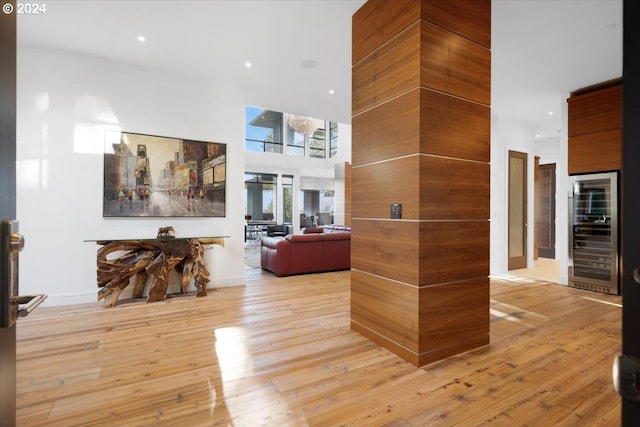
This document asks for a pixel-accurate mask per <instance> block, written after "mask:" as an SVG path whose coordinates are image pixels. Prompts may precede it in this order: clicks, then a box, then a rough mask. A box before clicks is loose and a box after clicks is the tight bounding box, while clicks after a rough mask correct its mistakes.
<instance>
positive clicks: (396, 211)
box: [391, 203, 402, 219]
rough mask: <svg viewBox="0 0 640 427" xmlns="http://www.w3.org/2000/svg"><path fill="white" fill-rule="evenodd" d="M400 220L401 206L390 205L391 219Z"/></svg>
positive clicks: (396, 204) (398, 204)
mask: <svg viewBox="0 0 640 427" xmlns="http://www.w3.org/2000/svg"><path fill="white" fill-rule="evenodd" d="M400 218H402V204H400V203H392V204H391V219H400Z"/></svg>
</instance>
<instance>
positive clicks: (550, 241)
mask: <svg viewBox="0 0 640 427" xmlns="http://www.w3.org/2000/svg"><path fill="white" fill-rule="evenodd" d="M537 175H538V180H537V181H536V189H537V190H538V191H537V195H536V201H535V204H536V209H535V212H536V213H535V236H536V237H535V239H536V243H537V245H536V246H537V248H538V256H539V257H540V258H551V259H555V257H556V164H555V163H550V164H546V165H540V167H539V169H538V174H537Z"/></svg>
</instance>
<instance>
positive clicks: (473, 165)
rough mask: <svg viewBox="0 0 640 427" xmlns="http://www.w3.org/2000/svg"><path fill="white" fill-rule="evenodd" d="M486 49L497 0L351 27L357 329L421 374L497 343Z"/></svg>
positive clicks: (396, 14)
mask: <svg viewBox="0 0 640 427" xmlns="http://www.w3.org/2000/svg"><path fill="white" fill-rule="evenodd" d="M490 46H491V2H490V0H448V1H442V0H422V1H421V0H396V1H388V0H368V1H367V3H365V4H364V5H363V6H362V7H361V8H360V9H359V10H358V11H357V12H356V13H355V14H354V16H353V69H352V78H353V94H352V113H353V116H352V132H353V135H352V144H353V153H352V161H353V167H352V217H353V218H352V240H351V242H352V258H351V259H352V274H351V327H352V329H353V330H355V331H357V332H359V333H361V334H363V335H365V336H366V337H368V338H369V339H371V340H373V341H374V342H376V343H378V344H380V345H381V346H383V347H385V348H387V349H389V350H391V351H393V352H394V353H396V354H398V355H400V356H401V357H403V358H404V359H406V360H408V361H410V362H411V363H413V364H415V365H417V366H422V365H425V364H427V363H430V362H433V361H436V360H439V359H442V358H445V357H448V356H450V355H453V354H456V353H459V352H463V351H466V350H469V349H472V348H475V347H479V346H483V345H487V344H488V343H489V279H488V274H489V161H490V93H491V90H490V89H491V51H490ZM393 203H401V204H402V218H401V219H391V218H390V205H391V204H393Z"/></svg>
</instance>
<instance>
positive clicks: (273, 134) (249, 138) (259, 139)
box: [245, 107, 283, 153]
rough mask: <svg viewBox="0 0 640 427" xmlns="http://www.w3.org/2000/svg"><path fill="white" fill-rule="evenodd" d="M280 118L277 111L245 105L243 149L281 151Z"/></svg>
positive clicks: (281, 115) (280, 114)
mask: <svg viewBox="0 0 640 427" xmlns="http://www.w3.org/2000/svg"><path fill="white" fill-rule="evenodd" d="M282 118H283V114H282V113H279V112H277V111H271V110H264V109H262V108H256V107H245V135H246V136H245V138H246V139H245V149H246V150H247V151H258V152H268V153H282Z"/></svg>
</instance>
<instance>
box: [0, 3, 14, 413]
mask: <svg viewBox="0 0 640 427" xmlns="http://www.w3.org/2000/svg"><path fill="white" fill-rule="evenodd" d="M3 5H4V7H3V10H4V13H2V14H0V220H2V219H15V217H16V14H15V13H6V10H8V9H7V8H8V7H9V6H8V5H10V6H12V7H13V8H14V10H15V5H16V2H15V1H14V0H11V1H8V2H7V1H4V2H3ZM4 268H6V266H4V264H0V269H4ZM1 276H3V274H0V277H1ZM0 285H2V287H4V286H8V284H7V283H2V284H0ZM8 291H9V290H8V289H0V297H1V296H6V295H7V294H8ZM15 424H16V327H15V324H14V325H12V326H10V327H0V425H2V426H15Z"/></svg>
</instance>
